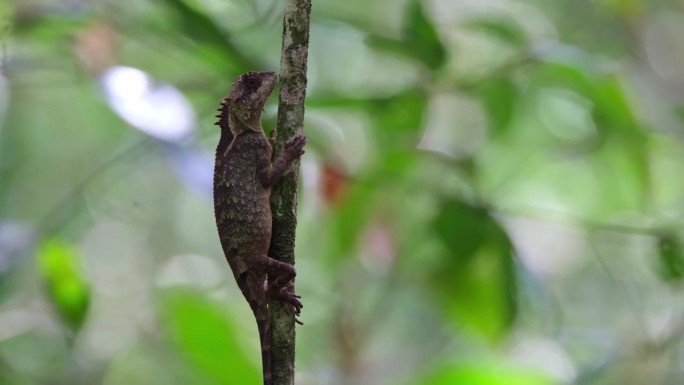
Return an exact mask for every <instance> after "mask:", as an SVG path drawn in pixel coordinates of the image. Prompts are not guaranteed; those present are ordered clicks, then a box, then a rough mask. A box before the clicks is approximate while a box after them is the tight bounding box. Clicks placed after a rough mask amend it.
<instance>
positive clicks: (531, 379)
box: [414, 364, 554, 385]
mask: <svg viewBox="0 0 684 385" xmlns="http://www.w3.org/2000/svg"><path fill="white" fill-rule="evenodd" d="M414 384H415V385H419V384H420V385H455V384H459V385H553V384H554V381H552V380H550V379H549V378H548V377H546V376H544V375H542V374H541V373H538V372H534V371H531V370H524V369H518V368H514V367H510V366H506V365H501V364H490V365H485V364H482V365H458V366H454V367H450V368H444V369H441V370H438V371H437V372H435V373H433V374H431V375H429V376H427V377H426V378H423V379H420V381H416V382H414Z"/></svg>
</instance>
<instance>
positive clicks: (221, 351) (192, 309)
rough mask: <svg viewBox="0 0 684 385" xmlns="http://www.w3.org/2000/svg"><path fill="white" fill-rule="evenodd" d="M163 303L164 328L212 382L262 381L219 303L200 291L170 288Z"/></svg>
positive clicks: (243, 382)
mask: <svg viewBox="0 0 684 385" xmlns="http://www.w3.org/2000/svg"><path fill="white" fill-rule="evenodd" d="M162 306H163V309H162V314H161V315H162V316H163V317H164V319H163V326H164V328H165V330H166V332H167V333H168V334H169V335H170V337H171V339H172V340H173V341H174V342H175V343H176V344H177V345H178V347H179V348H180V349H181V350H182V352H183V353H184V354H186V355H187V357H188V358H189V359H190V361H191V363H192V364H194V366H196V367H197V369H198V370H199V371H200V372H201V373H202V374H204V375H205V376H206V378H207V379H209V380H211V381H212V382H211V383H216V384H226V385H233V384H256V383H259V381H261V375H260V371H259V370H257V368H256V367H255V365H254V364H253V363H252V361H251V360H248V359H247V357H246V356H245V353H244V351H243V349H242V348H241V347H240V345H239V342H238V337H237V334H236V331H235V329H234V327H233V325H232V324H231V322H230V320H229V318H228V317H227V316H226V313H225V311H224V310H223V309H222V307H221V306H220V305H219V304H217V303H215V302H214V301H211V300H209V299H208V298H207V297H206V296H204V295H202V294H200V293H193V292H187V291H173V292H170V293H167V294H166V295H165V296H164V298H163V301H162ZM254 328H255V330H256V323H255V324H254ZM258 351H259V349H254V352H258ZM255 362H261V360H260V359H259V360H255Z"/></svg>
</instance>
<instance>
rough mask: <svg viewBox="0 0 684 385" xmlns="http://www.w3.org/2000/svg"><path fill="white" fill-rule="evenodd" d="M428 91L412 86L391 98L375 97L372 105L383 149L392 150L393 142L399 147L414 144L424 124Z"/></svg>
mask: <svg viewBox="0 0 684 385" xmlns="http://www.w3.org/2000/svg"><path fill="white" fill-rule="evenodd" d="M426 106H427V95H425V93H424V92H422V91H420V90H417V89H409V90H406V91H403V92H400V93H398V94H396V95H393V96H391V97H388V98H381V99H375V100H374V101H373V102H372V104H370V106H369V112H370V115H371V118H373V120H374V122H375V127H376V129H375V130H374V132H375V133H377V134H378V135H379V137H378V141H379V143H381V145H380V146H379V147H380V148H381V149H386V150H391V149H392V148H393V146H391V144H392V143H397V144H398V145H399V146H400V147H404V148H405V147H406V145H408V146H411V147H412V146H415V144H416V143H417V142H418V139H419V136H420V133H421V132H422V128H423V118H424V115H425V110H426Z"/></svg>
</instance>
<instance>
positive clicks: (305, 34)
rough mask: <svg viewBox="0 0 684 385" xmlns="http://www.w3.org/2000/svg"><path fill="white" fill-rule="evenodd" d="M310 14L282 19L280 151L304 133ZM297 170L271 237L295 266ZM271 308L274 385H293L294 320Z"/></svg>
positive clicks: (304, 6) (275, 200)
mask: <svg viewBox="0 0 684 385" xmlns="http://www.w3.org/2000/svg"><path fill="white" fill-rule="evenodd" d="M310 16H311V0H287V2H286V4H285V15H284V17H283V45H282V54H281V59H280V99H279V104H278V124H277V130H278V139H277V143H276V151H280V150H281V149H282V147H283V145H284V144H285V142H286V141H287V140H288V139H289V138H291V137H292V136H293V135H294V134H295V133H301V132H302V129H303V125H304V99H305V97H306V62H307V56H308V49H309V20H310ZM293 167H294V170H293V172H292V173H290V174H289V175H287V176H286V177H284V178H283V180H282V182H281V183H280V184H279V185H278V186H277V187H276V188H275V190H274V191H273V194H272V195H271V211H272V212H273V236H272V238H271V249H270V252H269V255H270V256H271V257H272V258H275V259H278V260H280V261H283V262H286V263H289V264H293V265H294V262H295V258H294V243H295V230H296V227H297V181H298V179H299V163H297V164H295V165H294V166H293ZM269 306H270V308H271V312H270V313H271V325H272V332H273V356H272V361H273V364H272V365H273V384H274V385H294V361H295V322H294V316H293V315H292V312H291V311H290V310H288V309H287V308H284V307H283V306H281V304H280V303H278V302H277V301H271V302H270V303H269Z"/></svg>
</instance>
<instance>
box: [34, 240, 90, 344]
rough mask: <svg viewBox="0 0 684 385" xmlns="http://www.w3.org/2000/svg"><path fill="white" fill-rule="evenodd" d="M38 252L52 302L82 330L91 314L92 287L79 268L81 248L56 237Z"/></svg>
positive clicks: (69, 323)
mask: <svg viewBox="0 0 684 385" xmlns="http://www.w3.org/2000/svg"><path fill="white" fill-rule="evenodd" d="M39 254H40V271H41V273H42V275H43V279H44V280H45V283H46V288H47V290H48V294H49V297H50V300H51V302H52V304H53V306H54V307H55V309H56V310H57V313H58V314H59V315H60V317H61V319H62V321H63V322H64V323H65V324H66V325H67V326H69V327H70V328H71V329H72V330H75V331H77V330H79V329H80V327H81V326H82V325H83V322H84V321H85V318H86V316H87V314H88V308H89V305H90V287H89V285H88V283H87V282H86V280H85V278H84V277H83V276H82V273H81V271H80V270H81V268H80V255H79V253H78V251H76V249H75V248H74V247H73V246H72V245H70V244H68V243H65V242H62V241H59V240H54V239H53V240H48V241H45V242H44V243H43V244H42V245H41V248H40V252H39Z"/></svg>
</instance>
